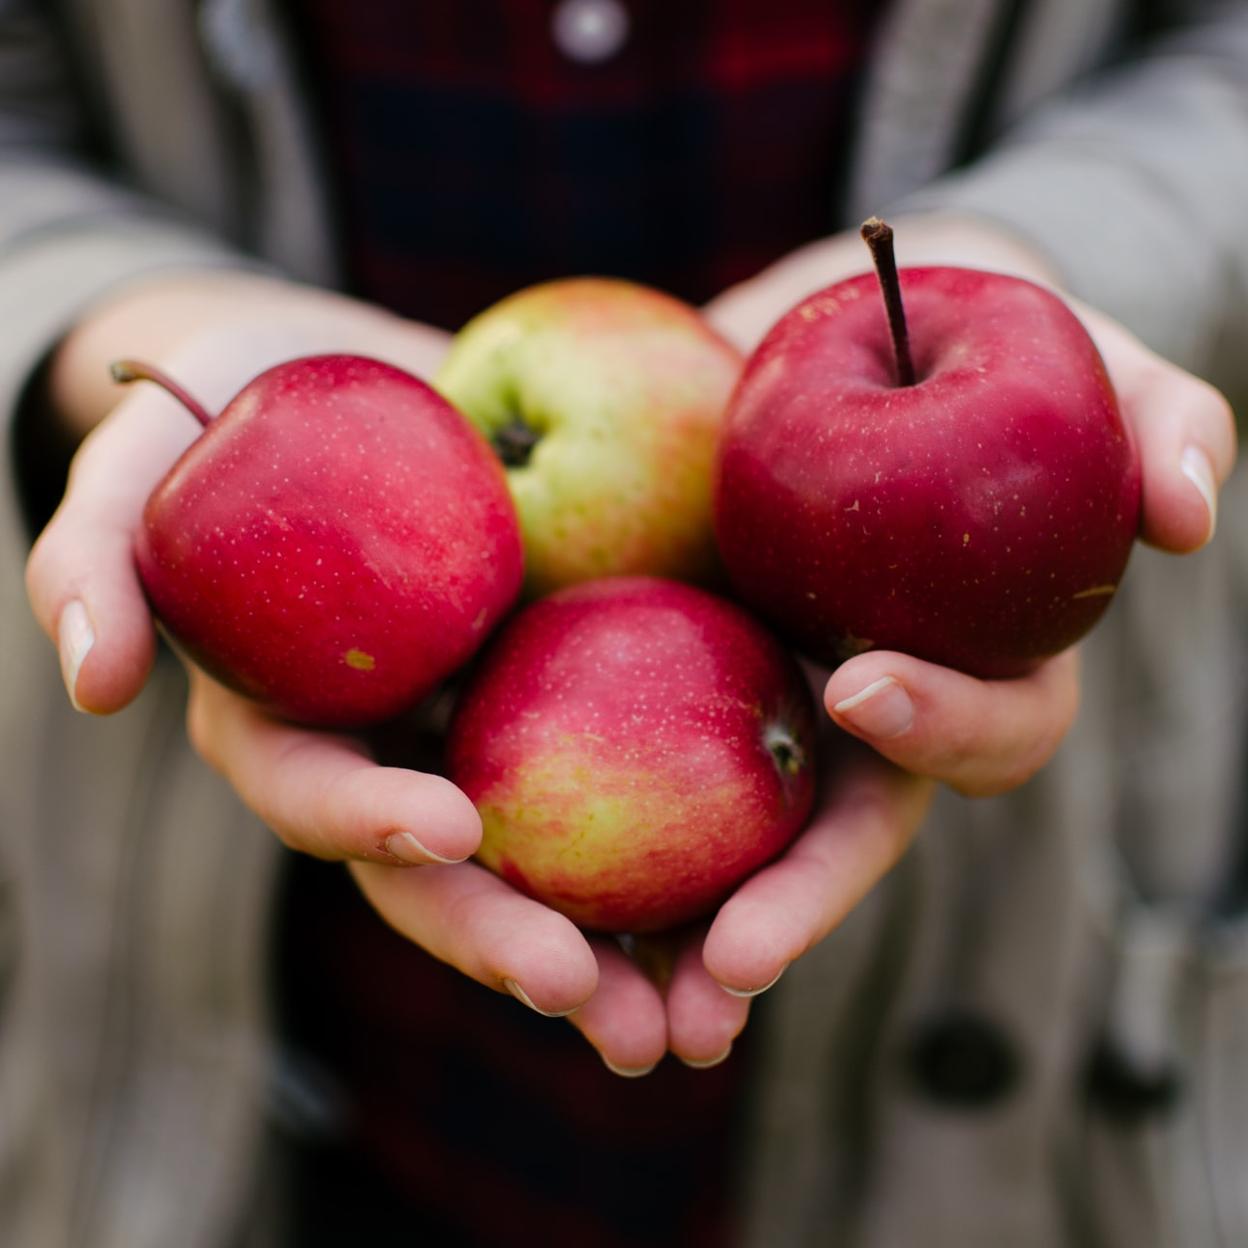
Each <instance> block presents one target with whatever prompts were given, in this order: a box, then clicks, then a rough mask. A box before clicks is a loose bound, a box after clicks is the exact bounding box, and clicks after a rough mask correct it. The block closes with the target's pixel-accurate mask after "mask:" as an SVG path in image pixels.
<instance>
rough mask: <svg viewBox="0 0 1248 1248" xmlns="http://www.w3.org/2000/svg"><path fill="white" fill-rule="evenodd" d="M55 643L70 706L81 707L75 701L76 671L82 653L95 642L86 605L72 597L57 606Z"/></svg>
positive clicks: (77, 670) (88, 649)
mask: <svg viewBox="0 0 1248 1248" xmlns="http://www.w3.org/2000/svg"><path fill="white" fill-rule="evenodd" d="M56 645H57V650H58V652H59V653H60V656H61V676H62V678H63V679H64V681H65V689H66V691H67V692H68V693H69V700H70V702H71V703H73V707H74V710H76V711H81V710H82V709H83V708H82V704H81V703H80V702H79V701H78V673H79V672H80V671H81V670H82V665H83V663H84V662H85V661H86V657H87V655H88V654H90V653H91V647H92V646H93V645H95V630H94V629H93V628H92V627H91V617H90V616H89V615H88V614H87V608H86V607H85V606H83V604H82V603H81V602H80V601H79V600H78V599H77V598H73V599H71V600H70V601H69V602H67V603H66V604H65V605H64V607H62V608H61V618H60V619H59V620H58V621H57V624H56Z"/></svg>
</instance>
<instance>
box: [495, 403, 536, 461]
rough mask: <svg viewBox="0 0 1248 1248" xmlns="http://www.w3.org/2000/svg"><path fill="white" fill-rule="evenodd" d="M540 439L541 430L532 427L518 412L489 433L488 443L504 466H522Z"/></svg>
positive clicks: (531, 454) (530, 456) (529, 457)
mask: <svg viewBox="0 0 1248 1248" xmlns="http://www.w3.org/2000/svg"><path fill="white" fill-rule="evenodd" d="M541 440H542V430H540V429H534V428H533V426H532V425H530V424H529V423H528V422H527V421H526V420H525V419H524V417H523V416H521V415H520V414H519V413H518V412H517V413H516V414H515V415H513V416H512V417H511V419H510V420H508V421H507V423H506V424H505V425H500V426H499V428H497V429H495V430H494V432H493V433H492V434H491V435H490V445H491V446H492V447H493V448H494V453H495V454H496V455H497V456H498V458H499V459H500V460H502V462H503V466H504V467H506V468H524V467H525V466H526V465H527V464H528V462H529V460H530V459H531V458H532V456H533V448H534V447H535V446H536V445H537V444H538V443H539V442H540V441H541Z"/></svg>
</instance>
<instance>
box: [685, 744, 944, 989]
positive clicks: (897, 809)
mask: <svg viewBox="0 0 1248 1248" xmlns="http://www.w3.org/2000/svg"><path fill="white" fill-rule="evenodd" d="M855 749H856V756H855V757H854V758H853V759H852V760H847V762H848V764H849V765H848V766H847V767H846V768H845V771H844V773H843V774H841V773H838V775H837V777H836V778H835V779H834V781H833V783H834V784H835V785H836V789H835V793H834V795H833V796H832V798H831V799H830V800H829V801H828V803H827V804H826V805H825V806H824V807H823V808H822V809H821V810H820V811H819V812H818V814H816V816H815V819H814V821H813V822H812V824H811V826H810V827H809V828H807V830H806V831H805V832H804V833H803V834H802V835H801V836H800V837H799V838H798V840H796V841H795V842H794V843H793V845H792V846H791V847H790V848H789V849H788V850H787V851H786V852H785V854H784V855H783V856H782V857H781V858H780V859H779V860H778V861H776V862H774V863H773V864H772V865H771V866H769V867H765V868H764V869H763V870H762V871H760V872H759V873H758V874H757V875H754V876H752V877H751V878H750V879H748V880H747V881H746V882H745V883H744V884H743V885H742V886H741V887H740V888H739V889H738V890H737V891H736V893H734V894H733V895H732V896H731V897H730V898H729V899H728V900H727V901H726V902H725V903H724V904H723V906H721V907H720V910H719V913H718V914H717V915H716V916H715V920H714V922H713V923H712V924H711V930H710V931H709V932H708V933H707V937H706V943H705V945H704V946H703V949H702V960H703V962H704V964H705V966H706V969H707V971H708V972H709V974H710V975H711V976H712V978H714V979H715V980H716V981H717V982H718V983H719V984H721V985H723V987H725V988H726V989H727V990H728V991H729V992H735V993H739V994H742V995H746V996H757V995H758V994H759V993H760V992H762V991H764V990H765V989H767V988H770V987H771V986H772V984H774V983H775V982H776V980H777V979H779V978H780V976H781V975H782V974H783V973H784V970H785V968H786V967H787V966H788V965H789V963H790V962H792V961H793V960H794V959H795V958H798V957H800V956H801V955H802V954H803V953H805V952H806V951H807V950H808V949H810V948H811V947H812V946H813V945H815V944H817V943H818V942H819V941H820V940H822V939H823V938H824V937H825V936H826V935H827V934H828V933H829V932H830V931H831V930H832V929H833V928H834V927H835V926H836V925H837V924H838V923H840V922H841V920H842V919H844V918H845V916H846V915H847V914H848V913H849V912H850V911H851V910H852V909H853V908H854V906H856V905H857V904H858V902H859V901H861V900H862V898H863V897H864V896H865V895H866V894H867V893H868V892H869V891H870V889H872V888H873V887H874V886H875V885H876V883H878V881H879V880H880V879H881V878H882V877H883V875H884V874H885V872H886V871H888V869H889V868H890V867H892V865H893V864H894V863H895V862H896V861H897V859H898V858H899V857H900V856H901V854H902V852H903V850H904V849H905V848H906V846H907V845H908V844H909V843H910V839H911V837H913V835H914V833H915V831H916V829H917V828H918V826H919V823H920V821H921V819H922V817H923V813H924V811H925V810H926V809H927V805H928V802H929V800H930V797H931V791H932V785H931V783H930V782H929V781H925V780H922V779H920V778H918V777H915V776H911V775H907V774H906V773H904V772H902V771H899V770H898V769H897V768H895V767H892V766H891V765H889V764H888V763H886V762H884V761H883V760H882V759H880V758H878V757H876V756H874V755H872V754H870V753H868V752H867V751H865V750H862V749H861V747H855Z"/></svg>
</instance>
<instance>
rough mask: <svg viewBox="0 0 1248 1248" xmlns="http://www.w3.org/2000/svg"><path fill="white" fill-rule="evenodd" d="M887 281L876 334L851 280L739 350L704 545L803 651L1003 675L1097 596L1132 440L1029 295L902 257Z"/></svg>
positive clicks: (1136, 495)
mask: <svg viewBox="0 0 1248 1248" xmlns="http://www.w3.org/2000/svg"><path fill="white" fill-rule="evenodd" d="M869 224H870V223H869ZM885 228H886V227H885ZM865 232H866V227H864V234H865ZM888 267H889V266H888V263H887V260H886V261H885V262H884V264H883V265H882V268H881V280H883V281H884V282H885V285H886V287H887V286H888V284H889V277H888ZM892 276H893V278H895V276H896V271H895V269H894V270H892ZM900 292H901V294H904V302H905V316H904V318H903V317H902V315H901V310H900V302H899V296H897V295H895V294H894V295H893V297H892V303H891V307H892V315H893V318H894V321H895V322H900V324H899V325H898V328H897V338H896V345H895V343H894V339H893V338H890V325H889V318H888V317H887V316H886V313H885V305H884V303H883V301H882V300H881V298H880V284H879V283H877V280H876V278H875V277H874V276H873V275H871V274H865V275H863V276H861V277H855V278H851V279H850V280H848V281H844V282H840V283H838V284H837V285H834V286H830V287H828V288H827V289H826V290H822V291H820V292H818V293H817V294H815V295H812V296H811V297H810V298H808V299H806V300H805V301H804V302H802V303H801V304H799V305H798V306H797V307H796V308H794V309H793V310H792V311H791V312H789V313H788V314H787V315H786V316H785V317H783V318H782V319H781V320H780V321H779V323H778V324H776V325H775V326H774V328H773V329H772V330H771V331H770V333H768V335H767V337H766V338H765V339H764V341H763V342H762V344H761V345H760V346H759V348H758V350H757V351H756V352H755V353H754V355H753V357H752V358H751V359H750V360H749V362H748V364H747V366H746V371H745V373H744V375H743V377H742V380H741V384H740V386H739V387H738V389H737V391H736V393H735V395H734V397H733V400H732V403H731V405H730V407H729V411H728V414H727V417H726V420H725V429H724V436H723V441H722V444H721V447H720V455H719V463H718V479H717V485H716V527H717V535H718V538H719V544H720V551H721V553H722V555H723V558H724V563H725V565H726V566H727V569H728V572H729V576H730V577H731V580H732V583H733V585H734V587H735V588H736V590H737V592H738V593H739V594H740V596H741V597H742V599H743V600H744V601H745V602H746V603H747V604H749V605H750V606H752V607H753V608H755V609H756V610H758V611H759V612H760V613H761V614H762V615H763V616H764V617H765V618H766V619H768V620H770V621H771V622H773V623H774V624H775V625H776V626H777V627H778V628H779V629H780V630H781V631H782V632H783V633H785V634H786V635H787V636H789V637H790V638H792V639H793V640H794V641H795V642H796V643H797V644H798V645H799V647H800V648H802V649H803V650H804V651H806V652H807V653H808V654H810V655H812V656H814V657H816V658H818V659H820V660H822V661H824V662H836V661H838V660H841V659H845V658H848V657H850V656H852V655H854V654H858V653H860V652H861V651H864V650H869V649H873V648H874V649H890V650H902V651H905V652H907V653H909V654H913V655H917V656H918V657H920V658H923V659H928V660H931V661H933V662H937V663H942V664H945V665H947V666H950V667H955V668H959V669H961V670H962V671H965V672H970V673H972V674H975V675H978V676H984V677H999V676H1012V675H1018V674H1021V673H1024V672H1026V671H1028V670H1029V669H1031V668H1032V667H1034V666H1035V665H1036V664H1037V663H1039V662H1040V661H1041V660H1042V659H1044V658H1046V657H1047V656H1049V655H1053V654H1056V653H1057V652H1058V651H1060V650H1063V649H1065V648H1066V647H1067V646H1069V645H1071V644H1072V643H1073V642H1075V641H1076V640H1078V638H1080V637H1081V636H1082V635H1083V634H1084V633H1085V632H1087V630H1088V629H1089V628H1091V627H1092V625H1093V624H1094V623H1095V622H1096V620H1097V618H1098V617H1099V616H1100V615H1101V613H1102V612H1103V611H1104V610H1105V607H1106V605H1107V604H1108V603H1109V601H1110V599H1111V598H1112V597H1113V594H1114V592H1115V590H1116V589H1117V587H1118V584H1119V581H1120V579H1121V577H1122V575H1123V571H1124V569H1125V567H1126V563H1127V557H1128V555H1129V553H1130V550H1131V545H1132V542H1133V540H1134V538H1135V536H1136V532H1137V530H1138V527H1139V514H1140V470H1139V465H1138V461H1137V458H1136V454H1135V450H1134V446H1133V443H1132V441H1131V438H1130V436H1129V434H1128V431H1127V428H1126V427H1125V425H1124V423H1123V420H1122V418H1121V416H1120V414H1119V411H1118V406H1117V402H1116V400H1115V397H1114V392H1113V389H1112V387H1111V385H1110V382H1109V379H1108V377H1107V376H1106V373H1105V368H1104V365H1103V363H1102V361H1101V358H1100V356H1099V354H1098V353H1097V350H1096V347H1095V346H1094V345H1093V343H1092V340H1091V339H1090V338H1089V337H1088V335H1087V333H1086V332H1085V330H1084V328H1083V326H1082V325H1081V324H1080V322H1079V321H1078V319H1077V318H1076V317H1075V316H1074V315H1073V314H1072V313H1071V311H1070V310H1069V309H1068V308H1067V307H1066V305H1065V304H1064V303H1063V302H1062V301H1061V300H1060V299H1059V298H1057V297H1056V296H1055V295H1053V294H1051V293H1050V292H1049V291H1047V290H1044V289H1042V288H1041V287H1039V286H1036V285H1033V284H1032V283H1030V282H1027V281H1023V280H1022V279H1020V278H1015V277H1007V276H1004V275H1002V274H999V273H985V272H978V271H974V270H968V269H956V268H918V269H908V270H903V271H902V273H901V274H900ZM907 321H908V325H909V335H910V339H911V340H912V343H913V366H912V367H913V372H914V377H913V380H910V379H908V378H906V379H904V380H899V377H900V375H901V374H902V373H903V372H904V370H905V368H906V366H907V360H906V350H905V322H907Z"/></svg>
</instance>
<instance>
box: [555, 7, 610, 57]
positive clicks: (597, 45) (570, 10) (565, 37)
mask: <svg viewBox="0 0 1248 1248" xmlns="http://www.w3.org/2000/svg"><path fill="white" fill-rule="evenodd" d="M550 30H551V34H552V35H553V36H554V40H555V45H556V46H557V47H558V49H559V51H560V52H562V53H563V54H564V56H566V57H567V58H568V59H569V60H570V61H580V62H581V64H583V65H593V64H597V63H598V62H599V61H606V60H609V59H610V58H611V57H613V56H614V55H615V54H616V53H617V52H618V51H619V50H620V49H621V48H622V47H623V46H624V44H625V42H626V41H627V39H628V10H627V9H625V7H624V6H623V5H622V4H621V3H620V0H560V3H559V6H558V7H557V8H556V9H555V12H554V15H553V16H552V17H551V19H550Z"/></svg>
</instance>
